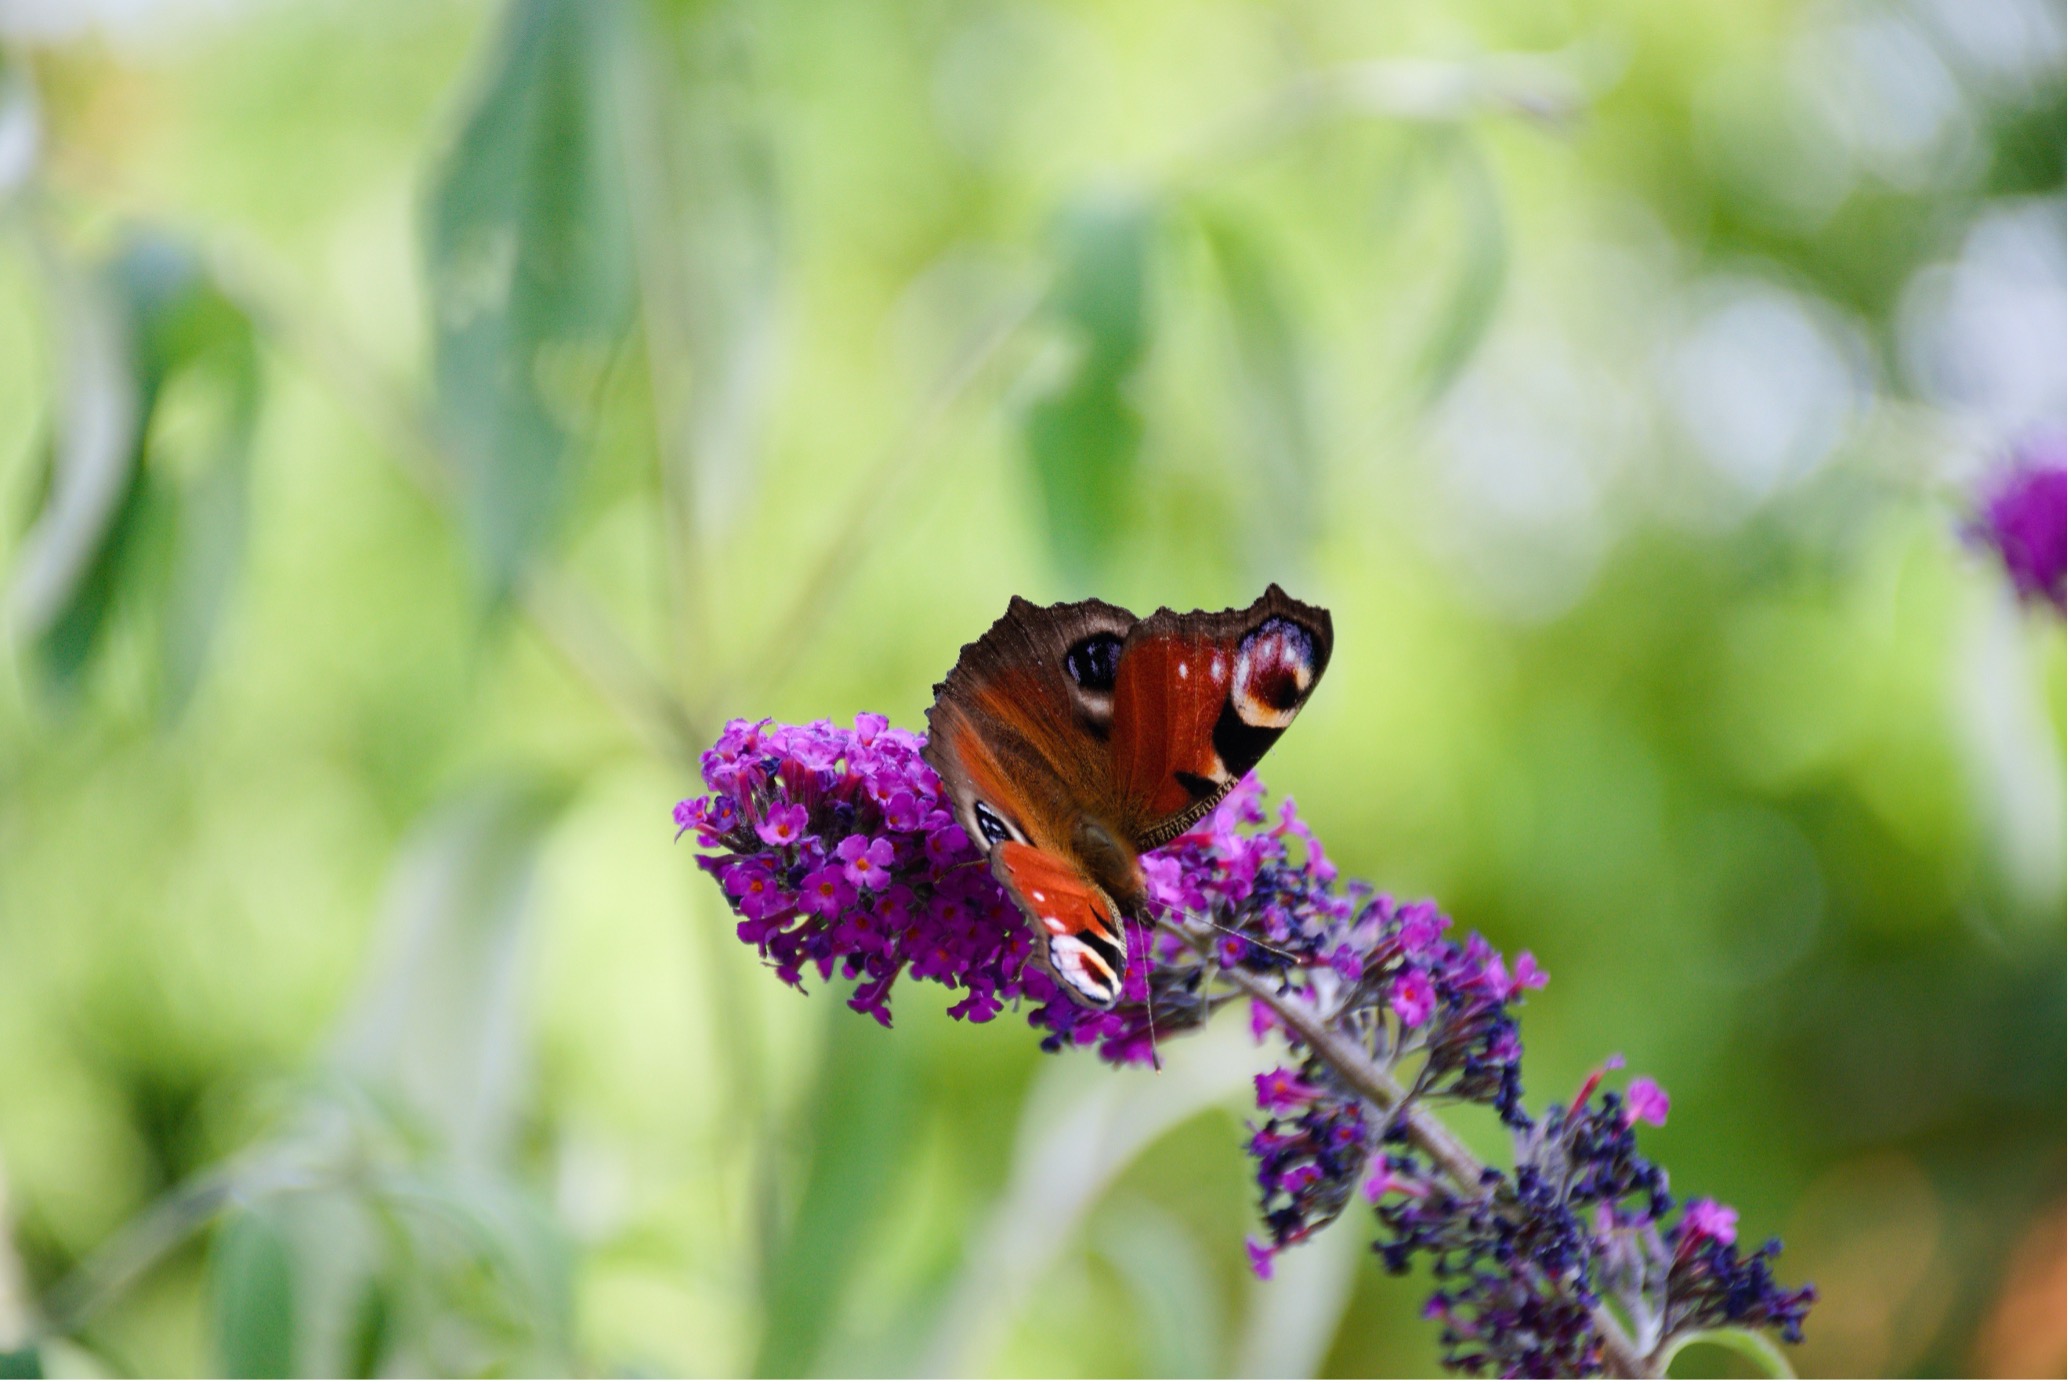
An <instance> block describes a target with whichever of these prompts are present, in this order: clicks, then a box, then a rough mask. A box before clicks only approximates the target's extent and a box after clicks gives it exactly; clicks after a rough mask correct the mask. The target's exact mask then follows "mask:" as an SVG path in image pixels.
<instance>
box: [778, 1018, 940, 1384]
mask: <svg viewBox="0 0 2071 1384" xmlns="http://www.w3.org/2000/svg"><path fill="white" fill-rule="evenodd" d="M823 1007H824V1008H825V1009H826V1011H827V1018H826V1023H827V1028H826V1033H825V1037H824V1040H823V1041H822V1043H821V1045H820V1072H819V1078H818V1081H817V1083H816V1085H815V1087H814V1090H813V1094H812V1098H811V1101H810V1103H809V1104H808V1106H807V1109H808V1110H809V1111H810V1124H809V1127H808V1132H807V1137H806V1141H805V1143H806V1147H807V1149H808V1150H809V1152H808V1154H807V1158H808V1160H809V1161H808V1163H807V1166H806V1171H805V1187H804V1190H803V1192H802V1193H801V1194H800V1196H799V1198H798V1205H797V1209H796V1211H795V1212H794V1213H793V1214H792V1216H791V1218H790V1223H789V1226H788V1228H787V1230H786V1233H785V1235H784V1238H783V1240H782V1241H781V1242H780V1243H779V1244H778V1245H776V1246H775V1247H774V1249H773V1251H772V1253H771V1254H770V1257H769V1262H768V1266H767V1268H766V1270H765V1272H764V1275H763V1294H762V1299H763V1312H764V1325H763V1332H762V1341H761V1344H760V1345H759V1346H758V1347H757V1350H756V1356H755V1369H754V1373H755V1374H756V1375H758V1376H760V1377H762V1378H775V1379H783V1378H794V1377H797V1376H800V1375H806V1374H811V1373H814V1372H816V1371H817V1370H818V1369H819V1368H820V1365H821V1354H822V1350H823V1348H824V1346H825V1345H826V1342H827V1334H828V1330H829V1328H830V1327H832V1326H833V1325H834V1322H835V1319H836V1315H837V1312H838V1307H839V1303H840V1302H841V1297H842V1292H843V1289H844V1287H845V1286H846V1285H847V1283H848V1281H849V1277H850V1275H851V1274H852V1273H853V1272H854V1271H855V1269H856V1267H857V1266H858V1265H859V1264H863V1263H867V1262H869V1249H870V1244H871V1240H872V1234H873V1231H874V1229H875V1227H876V1225H877V1222H878V1220H879V1219H880V1217H881V1216H882V1215H883V1212H884V1206H885V1203H886V1201H887V1200H888V1197H889V1194H890V1192H891V1189H892V1187H893V1184H894V1183H895V1181H896V1180H897V1178H898V1176H899V1174H900V1173H901V1172H902V1171H903V1170H904V1168H905V1165H906V1161H907V1158H906V1155H907V1151H908V1149H909V1148H910V1147H911V1146H912V1143H913V1133H914V1128H913V1122H914V1103H915V1102H914V1096H915V1092H914V1081H913V1073H912V1071H911V1070H910V1067H909V1061H908V1059H907V1057H906V1055H905V1054H904V1052H903V1050H902V1048H901V1045H900V1044H899V1043H897V1042H896V1041H894V1040H892V1039H891V1037H890V1035H888V1034H885V1033H883V1032H881V1031H878V1030H875V1029H873V1028H872V1027H870V1026H869V1025H868V1022H867V1021H866V1020H865V1019H863V1018H862V1017H860V1016H859V1015H857V1014H854V1013H852V1012H851V1011H850V1010H849V1009H848V1008H847V1007H846V1006H841V1005H832V1004H830V1005H826V1006H823ZM840 1372H841V1371H840V1370H838V1369H837V1370H836V1371H835V1373H840Z"/></svg>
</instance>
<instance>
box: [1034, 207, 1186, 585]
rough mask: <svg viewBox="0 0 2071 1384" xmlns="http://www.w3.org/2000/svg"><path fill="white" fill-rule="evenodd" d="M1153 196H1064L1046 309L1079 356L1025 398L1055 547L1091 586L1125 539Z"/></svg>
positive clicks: (1067, 567)
mask: <svg viewBox="0 0 2071 1384" xmlns="http://www.w3.org/2000/svg"><path fill="white" fill-rule="evenodd" d="M1157 229H1158V208H1157V206H1156V205H1155V204H1154V203H1152V202H1149V201H1147V200H1145V199H1142V198H1140V197H1135V196H1131V195H1127V194H1120V193H1109V194H1103V195H1100V196H1096V197H1089V198H1086V199H1083V200H1081V201H1079V202H1076V203H1074V204H1072V205H1071V206H1070V207H1068V208H1067V209H1066V210H1065V212H1064V214H1063V216H1062V217H1061V218H1060V220H1059V222H1058V226H1057V229H1056V232H1055V243H1056V251H1055V253H1056V255H1057V260H1058V266H1057V281H1056V285H1055V287H1054V289H1053V290H1052V292H1051V297H1050V303H1049V308H1050V312H1051V315H1052V316H1053V317H1054V318H1055V319H1056V320H1057V321H1058V323H1059V324H1060V325H1061V326H1062V327H1063V329H1064V334H1065V339H1066V341H1067V343H1068V345H1069V348H1070V349H1071V350H1072V352H1073V356H1072V358H1071V360H1070V363H1069V365H1068V366H1067V368H1066V369H1065V371H1064V372H1063V374H1062V376H1061V378H1059V379H1058V380H1057V381H1055V382H1054V383H1053V384H1051V385H1050V386H1049V387H1048V388H1046V389H1045V390H1044V391H1042V392H1041V393H1039V394H1038V395H1037V396H1036V397H1035V398H1034V399H1033V400H1032V401H1031V402H1030V404H1029V407H1028V412H1027V416H1026V418H1025V420H1024V423H1023V431H1024V441H1025V444H1026V446H1027V448H1028V457H1029V462H1030V464H1031V465H1032V466H1033V467H1034V470H1035V477H1036V486H1037V489H1038V491H1039V492H1040V493H1041V496H1042V502H1043V514H1044V519H1045V521H1046V524H1047V531H1048V534H1049V539H1050V549H1051V552H1052V554H1053V555H1054V556H1055V558H1056V560H1057V564H1058V566H1059V567H1060V568H1061V569H1062V570H1063V572H1064V573H1065V575H1066V576H1067V577H1068V578H1070V579H1071V580H1072V581H1074V582H1076V583H1078V584H1080V585H1082V586H1084V585H1089V584H1091V583H1092V582H1093V581H1094V580H1095V579H1096V578H1097V576H1098V575H1099V574H1100V572H1101V570H1102V568H1103V567H1104V565H1105V563H1106V561H1107V559H1108V557H1109V555H1110V554H1111V553H1112V552H1113V551H1114V550H1115V548H1116V547H1117V546H1118V545H1119V542H1120V537H1121V534H1122V531H1123V527H1124V524H1125V521H1126V518H1127V511H1128V505H1129V499H1130V494H1131V482H1132V481H1133V479H1134V476H1135V471H1136V461H1137V453H1138V448H1139V444H1140V443H1141V442H1142V439H1143V417H1142V415H1141V414H1140V413H1139V412H1138V410H1137V408H1136V405H1135V404H1134V403H1133V402H1132V401H1131V400H1130V399H1129V397H1128V393H1127V391H1128V388H1129V384H1130V380H1131V377H1132V376H1133V375H1134V374H1135V371H1136V368H1137V366H1138V364H1139V363H1140V362H1141V360H1142V358H1143V353H1144V348H1145V344H1146V338H1147V336H1148V333H1149V330H1150V328H1149V277H1150V258H1151V250H1152V246H1153V244H1154V241H1155V237H1156V233H1157Z"/></svg>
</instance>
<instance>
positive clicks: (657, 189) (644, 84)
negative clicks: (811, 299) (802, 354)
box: [628, 11, 787, 539]
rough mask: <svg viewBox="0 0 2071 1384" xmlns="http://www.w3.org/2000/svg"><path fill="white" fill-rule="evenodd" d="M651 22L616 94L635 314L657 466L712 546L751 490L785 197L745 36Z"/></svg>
mask: <svg viewBox="0 0 2071 1384" xmlns="http://www.w3.org/2000/svg"><path fill="white" fill-rule="evenodd" d="M654 22H655V25H656V28H655V30H653V31H651V33H652V36H653V37H654V38H655V39H657V40H658V41H654V42H644V43H642V44H641V45H640V51H639V55H638V60H637V61H635V62H634V63H632V64H631V65H630V72H631V74H632V76H633V78H634V79H635V80H633V81H632V82H631V83H630V85H629V88H628V89H629V91H630V92H631V93H632V95H633V98H634V99H633V102H632V104H631V106H630V109H631V110H632V111H633V116H632V119H631V121H630V124H629V129H628V138H629V144H630V145H631V148H632V157H633V166H634V169H635V176H634V177H633V178H632V179H631V180H630V191H631V197H632V210H633V217H634V224H635V229H636V234H637V239H638V247H639V258H640V266H639V268H640V313H641V316H642V319H643V321H642V325H643V328H644V330H645V334H646V346H647V350H648V352H649V355H650V371H651V378H652V381H653V388H654V389H655V390H656V394H657V397H656V400H655V408H656V419H657V427H658V429H659V430H660V433H661V436H660V439H659V441H660V450H661V454H662V463H663V464H664V465H665V466H670V467H674V468H676V469H677V470H678V471H679V472H680V475H679V480H680V482H681V485H682V487H683V489H682V491H681V492H680V493H681V494H682V495H683V496H684V497H685V499H686V500H687V502H688V504H689V507H690V510H691V517H692V518H693V519H694V520H695V523H696V529H697V534H698V536H699V537H700V538H701V539H717V538H719V537H721V536H723V535H724V534H725V533H726V532H727V530H728V529H729V527H730V526H731V525H732V524H733V523H734V522H735V521H736V520H737V519H738V517H739V515H740V512H741V509H742V507H743V505H744V504H745V503H746V501H747V499H748V497H749V495H750V494H751V493H752V491H753V486H754V466H755V461H756V456H757V451H758V443H759V440H760V436H761V432H762V427H763V424H764V422H765V419H766V416H767V413H768V406H769V403H770V400H771V396H772V386H773V385H774V383H775V381H776V375H777V365H778V363H779V359H780V350H779V347H780V331H779V328H780V325H781V324H780V316H781V314H780V308H781V294H780V290H781V288H782V286H783V280H784V273H783V271H784V263H785V251H786V248H787V246H786V240H785V226H784V218H783V201H782V196H781V189H780V187H779V183H778V176H777V174H778V169H777V159H776V145H775V140H774V137H773V132H772V131H771V130H770V129H769V128H768V125H767V121H766V119H765V118H764V117H763V115H762V112H761V108H760V107H761V103H760V101H759V100H758V95H759V93H758V92H757V90H756V88H755V85H754V83H753V82H752V81H751V80H750V76H751V72H752V68H751V61H750V57H749V55H748V53H746V52H744V51H742V50H744V49H747V48H748V47H749V44H750V42H751V40H749V39H747V38H745V37H744V36H743V35H742V34H741V33H740V32H739V31H738V27H737V25H736V24H735V23H734V22H733V17H732V16H729V15H727V14H725V13H723V12H721V13H713V12H707V11H699V12H698V13H695V14H693V15H688V16H683V17H681V18H677V19H674V20H670V19H664V18H658V19H656V20H655V21H654Z"/></svg>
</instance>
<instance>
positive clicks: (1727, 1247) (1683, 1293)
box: [1373, 1071, 1815, 1378]
mask: <svg viewBox="0 0 2071 1384" xmlns="http://www.w3.org/2000/svg"><path fill="white" fill-rule="evenodd" d="M1602 1076H1603V1072H1602V1071H1599V1072H1597V1073H1596V1074H1595V1075H1593V1076H1591V1077H1590V1079H1589V1081H1588V1082H1587V1083H1586V1084H1585V1085H1584V1086H1583V1089H1582V1093H1581V1094H1580V1095H1578V1096H1577V1097H1576V1098H1575V1100H1574V1101H1573V1102H1572V1103H1570V1104H1569V1105H1566V1106H1558V1105H1556V1106H1554V1107H1553V1108H1552V1109H1550V1110H1549V1111H1548V1112H1547V1114H1546V1116H1545V1118H1544V1119H1542V1120H1539V1121H1537V1122H1536V1123H1533V1124H1530V1125H1528V1126H1526V1127H1525V1128H1523V1129H1521V1130H1517V1131H1514V1135H1515V1142H1516V1160H1515V1169H1514V1171H1513V1172H1511V1173H1510V1174H1509V1175H1508V1176H1505V1175H1504V1174H1503V1173H1501V1172H1500V1171H1498V1170H1497V1169H1494V1168H1490V1169H1486V1170H1484V1172H1483V1174H1482V1178H1481V1185H1480V1186H1479V1187H1477V1188H1473V1189H1462V1188H1460V1187H1458V1186H1456V1185H1452V1184H1450V1183H1449V1182H1448V1180H1447V1179H1446V1178H1445V1177H1443V1176H1442V1175H1441V1174H1440V1171H1439V1170H1438V1169H1437V1168H1436V1167H1434V1166H1433V1165H1432V1164H1431V1163H1430V1162H1429V1161H1428V1160H1427V1159H1425V1158H1424V1157H1422V1156H1420V1155H1419V1154H1417V1153H1415V1152H1413V1151H1410V1150H1408V1149H1391V1150H1390V1151H1389V1152H1388V1153H1386V1154H1385V1155H1384V1157H1383V1166H1382V1170H1381V1172H1380V1174H1379V1176H1378V1177H1377V1179H1376V1184H1377V1185H1376V1186H1375V1187H1374V1189H1373V1190H1374V1191H1376V1192H1377V1193H1378V1194H1379V1200H1380V1204H1379V1206H1378V1207H1377V1209H1376V1214H1377V1215H1378V1217H1379V1220H1380V1223H1381V1225H1382V1226H1383V1228H1384V1229H1385V1231H1386V1232H1387V1236H1388V1238H1385V1239H1383V1240H1381V1241H1379V1242H1377V1243H1376V1245H1375V1248H1376V1249H1377V1250H1378V1251H1379V1252H1380V1255H1381V1259H1382V1262H1383V1263H1384V1264H1386V1266H1387V1267H1388V1268H1389V1270H1390V1271H1392V1272H1395V1273H1402V1272H1406V1271H1407V1270H1408V1269H1409V1267H1410V1266H1411V1264H1412V1263H1413V1262H1414V1261H1415V1260H1416V1259H1417V1258H1418V1257H1420V1256H1421V1257H1422V1258H1424V1259H1425V1260H1427V1261H1428V1263H1429V1264H1430V1267H1431V1270H1432V1274H1433V1277H1434V1278H1435V1279H1436V1280H1437V1284H1438V1288H1437V1291H1436V1292H1435V1293H1433V1295H1432V1296H1431V1298H1430V1300H1429V1301H1428V1303H1427V1304H1426V1306H1425V1315H1426V1316H1427V1317H1429V1318H1431V1319H1433V1320H1435V1321H1437V1322H1438V1323H1439V1340H1440V1344H1441V1345H1442V1346H1443V1347H1444V1350H1445V1363H1446V1364H1447V1365H1448V1366H1450V1367H1452V1368H1454V1369H1458V1370H1462V1371H1473V1372H1477V1373H1478V1372H1487V1371H1493V1372H1496V1373H1499V1374H1501V1375H1503V1376H1505V1377H1512V1376H1524V1377H1530V1378H1546V1377H1553V1376H1558V1377H1567V1378H1572V1377H1578V1376H1585V1375H1592V1374H1596V1373H1600V1372H1601V1370H1602V1367H1603V1363H1604V1361H1603V1354H1604V1337H1603V1334H1602V1331H1601V1329H1600V1327H1599V1325H1598V1323H1597V1320H1596V1315H1595V1314H1596V1309H1598V1308H1599V1307H1600V1306H1602V1305H1603V1304H1604V1303H1605V1302H1606V1301H1607V1300H1608V1301H1609V1302H1611V1303H1614V1304H1616V1306H1617V1308H1618V1310H1619V1311H1620V1312H1621V1313H1622V1315H1623V1316H1624V1318H1625V1319H1626V1321H1628V1322H1629V1323H1630V1324H1631V1327H1632V1330H1633V1333H1634V1337H1635V1344H1636V1347H1637V1349H1638V1350H1639V1351H1640V1352H1641V1353H1642V1354H1643V1355H1648V1356H1658V1355H1660V1354H1662V1353H1663V1352H1664V1350H1665V1349H1667V1348H1672V1346H1673V1344H1674V1343H1675V1341H1676V1340H1677V1339H1678V1338H1680V1337H1683V1336H1686V1335H1688V1334H1690V1333H1693V1332H1698V1331H1704V1330H1708V1329H1711V1328H1713V1327H1719V1326H1739V1327H1748V1328H1772V1327H1773V1328H1776V1329H1778V1330H1779V1331H1780V1333H1781V1335H1782V1337H1783V1339H1784V1340H1786V1341H1796V1340H1798V1339H1800V1329H1801V1324H1802V1322H1803V1320H1804V1317H1805V1313H1806V1311H1807V1309H1808V1308H1809V1307H1810V1306H1811V1304H1812V1302H1813V1300H1814V1297H1815V1294H1814V1292H1813V1290H1812V1289H1811V1288H1810V1287H1809V1286H1807V1287H1798V1288H1785V1287H1783V1286H1782V1285H1780V1284H1778V1283H1777V1282H1776V1280H1775V1278H1774V1276H1773V1274H1772V1272H1771V1266H1772V1262H1773V1261H1774V1259H1775V1257H1776V1255H1777V1254H1778V1253H1779V1252H1780V1251H1781V1249H1782V1246H1781V1245H1780V1244H1779V1243H1778V1242H1776V1241H1774V1240H1772V1241H1770V1242H1769V1243H1768V1244H1766V1245H1764V1246H1762V1247H1761V1248H1760V1249H1758V1250H1756V1251H1755V1252H1754V1253H1753V1254H1750V1255H1741V1254H1738V1253H1736V1252H1735V1251H1734V1249H1733V1242H1734V1239H1735V1234H1736V1224H1737V1221H1738V1219H1739V1217H1738V1213H1737V1212H1735V1211H1733V1210H1732V1209H1731V1208H1730V1207H1726V1206H1721V1205H1719V1204H1718V1203H1717V1202H1713V1201H1710V1200H1698V1201H1693V1202H1690V1203H1688V1204H1686V1205H1684V1206H1682V1207H1680V1208H1679V1207H1678V1206H1677V1204H1676V1202H1675V1201H1674V1199H1672V1198H1671V1197H1670V1196H1669V1194H1668V1174H1667V1173H1665V1172H1664V1171H1662V1170H1661V1169H1660V1168H1658V1167H1656V1166H1655V1165H1654V1164H1652V1163H1650V1162H1648V1161H1647V1159H1645V1158H1644V1157H1642V1156H1641V1155H1640V1152H1639V1148H1638V1141H1637V1139H1636V1138H1635V1137H1634V1136H1635V1130H1636V1127H1637V1126H1638V1125H1640V1124H1642V1123H1647V1124H1660V1123H1663V1122H1664V1121H1665V1120H1666V1118H1667V1105H1668V1098H1667V1096H1666V1094H1665V1093H1663V1092H1662V1091H1661V1088H1660V1087H1658V1086H1657V1085H1655V1084H1654V1083H1653V1082H1652V1081H1650V1080H1648V1079H1647V1078H1644V1077H1642V1078H1639V1079H1637V1080H1635V1081H1634V1082H1633V1083H1632V1085H1631V1088H1630V1089H1629V1090H1628V1091H1627V1093H1626V1097H1625V1099H1623V1100H1621V1099H1620V1098H1619V1097H1618V1096H1617V1095H1616V1094H1615V1093H1612V1092H1605V1093H1603V1094H1602V1095H1600V1096H1598V1098H1597V1100H1596V1102H1595V1103H1594V1104H1593V1105H1592V1104H1591V1103H1590V1099H1589V1098H1590V1095H1591V1093H1592V1092H1593V1091H1594V1090H1595V1088H1596V1086H1597V1084H1598V1082H1599V1081H1600V1080H1601V1078H1602Z"/></svg>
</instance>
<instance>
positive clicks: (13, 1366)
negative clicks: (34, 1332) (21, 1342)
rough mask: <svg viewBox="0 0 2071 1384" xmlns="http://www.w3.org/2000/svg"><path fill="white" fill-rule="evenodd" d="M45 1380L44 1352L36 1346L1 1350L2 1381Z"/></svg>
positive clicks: (0, 1377) (0, 1369)
mask: <svg viewBox="0 0 2071 1384" xmlns="http://www.w3.org/2000/svg"><path fill="white" fill-rule="evenodd" d="M41 1378H43V1352H42V1351H41V1350H40V1349H38V1348H37V1347H36V1346H34V1345H26V1346H19V1347H17V1348H15V1349H14V1350H0V1379H41Z"/></svg>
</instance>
